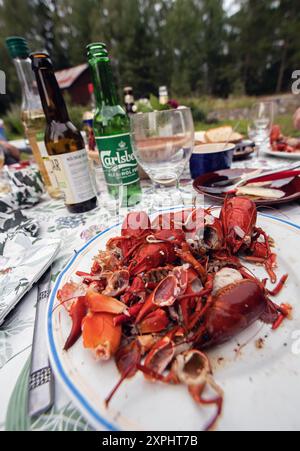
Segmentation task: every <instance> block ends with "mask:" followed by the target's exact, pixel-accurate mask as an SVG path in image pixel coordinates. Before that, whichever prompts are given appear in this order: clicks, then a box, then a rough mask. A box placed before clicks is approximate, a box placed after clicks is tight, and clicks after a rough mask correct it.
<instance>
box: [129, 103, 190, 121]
mask: <svg viewBox="0 0 300 451" xmlns="http://www.w3.org/2000/svg"><path fill="white" fill-rule="evenodd" d="M180 111H190V112H192V110H191V108H190V107H188V106H182V107H179V108H171V109H169V110H156V111H147V112H144V113H143V112H142V111H141V112H138V113H136V114H134V115H133V116H131V118H130V119H131V120H134V118H136V117H141V116H146V115H149V114H153V113H154V114H166V113H177V112H180Z"/></svg>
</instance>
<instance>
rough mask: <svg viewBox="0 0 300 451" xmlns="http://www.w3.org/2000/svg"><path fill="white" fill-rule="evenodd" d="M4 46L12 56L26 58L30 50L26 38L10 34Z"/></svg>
mask: <svg viewBox="0 0 300 451" xmlns="http://www.w3.org/2000/svg"><path fill="white" fill-rule="evenodd" d="M6 47H7V49H8V51H9V54H10V56H11V57H12V58H24V59H25V58H28V56H29V53H30V50H29V47H28V44H27V41H26V39H24V38H22V37H20V36H10V37H9V38H7V39H6Z"/></svg>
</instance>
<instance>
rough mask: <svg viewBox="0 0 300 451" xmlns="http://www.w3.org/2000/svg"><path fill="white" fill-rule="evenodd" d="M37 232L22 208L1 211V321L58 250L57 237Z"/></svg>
mask: <svg viewBox="0 0 300 451" xmlns="http://www.w3.org/2000/svg"><path fill="white" fill-rule="evenodd" d="M38 232H39V226H38V223H37V222H36V221H34V220H33V219H28V218H27V217H26V216H24V213H23V212H22V211H21V210H17V211H15V212H13V213H12V214H10V215H8V214H7V213H0V325H1V324H2V322H3V321H4V319H5V317H6V315H7V314H8V313H9V312H10V311H11V310H12V309H13V308H14V307H15V305H16V304H17V303H18V302H19V301H20V300H21V299H22V297H23V296H24V295H25V294H26V293H27V292H28V291H29V290H30V289H31V287H32V286H33V285H34V283H35V282H37V280H38V279H39V278H40V277H41V276H42V274H43V273H44V272H45V271H46V269H47V268H48V267H49V266H50V265H51V263H52V261H53V260H54V258H55V256H56V255H57V253H58V251H59V248H60V243H61V242H60V240H58V239H41V238H39V237H38Z"/></svg>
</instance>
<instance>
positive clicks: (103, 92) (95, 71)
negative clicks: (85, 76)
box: [89, 58, 119, 108]
mask: <svg viewBox="0 0 300 451" xmlns="http://www.w3.org/2000/svg"><path fill="white" fill-rule="evenodd" d="M89 63H90V68H91V74H92V79H93V84H94V94H95V99H96V104H97V107H98V108H101V107H103V106H117V105H119V100H118V96H117V93H116V90H115V85H114V81H113V76H112V71H111V65H110V60H109V58H94V59H93V60H91V61H90V62H89Z"/></svg>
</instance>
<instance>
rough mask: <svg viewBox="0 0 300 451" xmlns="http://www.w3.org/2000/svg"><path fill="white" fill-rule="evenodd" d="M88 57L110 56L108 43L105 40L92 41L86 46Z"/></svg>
mask: <svg viewBox="0 0 300 451" xmlns="http://www.w3.org/2000/svg"><path fill="white" fill-rule="evenodd" d="M86 49H87V56H88V59H91V58H94V57H97V56H98V57H99V56H100V57H101V56H102V57H108V52H107V49H106V45H105V44H104V43H103V42H92V43H91V44H89V45H87V46H86Z"/></svg>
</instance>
